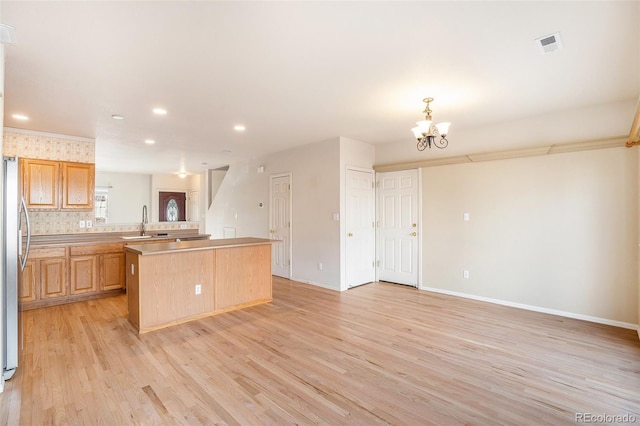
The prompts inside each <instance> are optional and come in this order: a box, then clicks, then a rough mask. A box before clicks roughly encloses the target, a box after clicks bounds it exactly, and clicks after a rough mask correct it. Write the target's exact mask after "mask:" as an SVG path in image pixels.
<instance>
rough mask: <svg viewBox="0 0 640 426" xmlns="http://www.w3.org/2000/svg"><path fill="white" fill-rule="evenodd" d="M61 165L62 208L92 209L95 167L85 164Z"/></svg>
mask: <svg viewBox="0 0 640 426" xmlns="http://www.w3.org/2000/svg"><path fill="white" fill-rule="evenodd" d="M61 164H62V208H63V209H78V210H80V209H82V210H85V209H87V210H92V209H93V199H94V197H93V191H94V183H93V182H94V179H95V174H96V172H95V166H94V165H93V164H87V163H66V162H64V163H61Z"/></svg>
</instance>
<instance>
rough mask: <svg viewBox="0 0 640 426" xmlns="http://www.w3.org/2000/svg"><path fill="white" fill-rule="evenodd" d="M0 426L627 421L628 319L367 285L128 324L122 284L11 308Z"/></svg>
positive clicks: (639, 377)
mask: <svg viewBox="0 0 640 426" xmlns="http://www.w3.org/2000/svg"><path fill="white" fill-rule="evenodd" d="M23 315H24V316H23V327H24V333H25V338H24V348H23V350H22V351H21V354H20V367H19V369H18V371H17V373H16V375H15V377H14V378H13V379H12V380H10V381H8V382H7V383H6V385H5V392H4V393H3V394H0V424H7V425H23V424H34V425H35V424H61V425H62V424H83V425H93V424H96V425H97V424H113V425H125V424H145V425H147V424H151V425H154V424H158V425H160V424H162V425H173V424H175V425H199V424H202V425H213V424H227V425H261V424H267V425H282V424H326V425H337V424H354V425H363V424H366V425H385V424H393V425H413V424H427V425H429V424H434V425H443V424H446V425H455V424H478V425H485V424H487V425H488V424H491V425H496V424H504V425H522V424H531V423H534V422H535V423H542V424H557V425H560V424H575V420H576V413H592V414H597V415H602V414H608V415H630V416H634V418H635V419H637V420H636V422H640V342H639V341H638V336H637V334H636V332H635V331H632V330H626V329H620V328H616V327H611V326H605V325H600V324H593V323H588V322H584V321H579V320H574V319H567V318H562V317H557V316H553V315H547V314H542V313H536V312H531V311H523V310H519V309H515V308H510V307H505V306H498V305H492V304H488V303H483V302H479V301H473V300H468V299H460V298H456V297H452V296H447V295H442V294H434V293H428V292H422V291H418V290H416V289H413V288H409V287H404V286H398V285H392V284H387V283H373V284H369V285H366V286H361V287H357V288H354V289H351V290H349V291H346V292H342V293H338V292H333V291H329V290H326V289H322V288H319V287H314V286H309V285H306V284H301V283H297V282H294V281H288V280H283V279H279V278H274V288H273V302H272V303H268V304H264V305H259V306H254V307H251V308H247V309H244V310H241V311H235V312H228V313H225V314H221V315H217V316H213V317H209V318H203V319H200V320H197V321H193V322H189V323H185V324H181V325H176V326H173V327H169V328H166V329H162V330H157V331H154V332H150V333H147V334H144V335H138V334H137V333H136V331H135V330H134V328H133V327H132V326H131V325H130V324H129V323H128V321H127V312H126V296H116V297H110V298H106V299H95V300H89V301H84V302H78V303H74V304H71V305H61V306H53V307H48V308H41V309H34V310H29V311H26V312H24V314H23Z"/></svg>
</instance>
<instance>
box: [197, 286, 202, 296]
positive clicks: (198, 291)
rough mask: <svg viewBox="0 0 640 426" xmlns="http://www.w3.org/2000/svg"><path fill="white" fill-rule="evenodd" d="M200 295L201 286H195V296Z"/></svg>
mask: <svg viewBox="0 0 640 426" xmlns="http://www.w3.org/2000/svg"><path fill="white" fill-rule="evenodd" d="M200 293H202V285H200V284H196V294H200Z"/></svg>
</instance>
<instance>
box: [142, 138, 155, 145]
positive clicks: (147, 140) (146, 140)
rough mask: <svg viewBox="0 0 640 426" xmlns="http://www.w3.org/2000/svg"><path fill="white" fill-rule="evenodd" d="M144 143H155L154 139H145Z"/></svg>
mask: <svg viewBox="0 0 640 426" xmlns="http://www.w3.org/2000/svg"><path fill="white" fill-rule="evenodd" d="M144 143H146V144H147V145H153V144H154V143H156V141H154V140H153V139H145V141H144Z"/></svg>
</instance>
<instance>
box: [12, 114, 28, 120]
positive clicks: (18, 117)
mask: <svg viewBox="0 0 640 426" xmlns="http://www.w3.org/2000/svg"><path fill="white" fill-rule="evenodd" d="M12 117H13V118H15V119H16V120H21V121H27V120H28V119H29V117H27V116H26V115H24V114H13V115H12Z"/></svg>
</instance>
